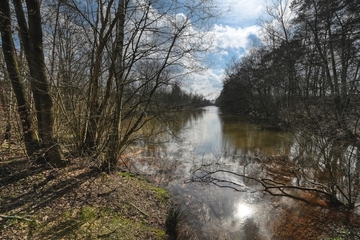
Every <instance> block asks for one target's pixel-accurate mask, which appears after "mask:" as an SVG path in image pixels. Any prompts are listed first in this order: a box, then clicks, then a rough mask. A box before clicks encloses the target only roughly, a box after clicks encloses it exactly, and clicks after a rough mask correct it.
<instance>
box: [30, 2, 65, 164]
mask: <svg viewBox="0 0 360 240" xmlns="http://www.w3.org/2000/svg"><path fill="white" fill-rule="evenodd" d="M26 6H27V10H28V21H29V23H28V25H29V31H28V34H29V46H30V52H29V57H28V60H29V62H28V65H29V68H30V75H31V90H32V93H33V97H34V102H35V109H36V115H37V119H38V131H39V136H40V138H41V140H42V141H43V147H44V148H45V149H44V150H45V152H46V158H47V160H48V161H49V163H50V164H52V165H54V166H56V167H61V166H64V164H65V161H64V159H63V156H62V153H61V149H60V146H59V145H58V143H57V142H55V141H54V139H53V125H54V120H53V114H52V98H51V96H50V93H49V92H50V89H49V82H48V79H47V75H46V67H45V58H44V52H43V40H42V36H43V34H42V24H41V15H40V3H39V1H38V0H27V1H26Z"/></svg>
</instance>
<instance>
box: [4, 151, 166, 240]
mask: <svg viewBox="0 0 360 240" xmlns="http://www.w3.org/2000/svg"><path fill="white" fill-rule="evenodd" d="M169 205H171V204H170V195H169V193H168V192H167V191H165V190H164V189H162V188H158V187H156V186H155V185H153V184H151V183H149V182H148V181H146V180H145V179H144V178H142V177H140V176H136V175H134V174H131V173H128V172H122V171H119V172H114V173H112V174H105V173H102V172H100V171H99V170H98V169H96V168H95V167H91V164H90V163H89V162H86V161H85V160H84V159H73V160H72V161H71V164H70V165H69V166H68V167H66V168H61V169H55V168H52V167H51V166H43V165H37V164H34V163H33V162H31V161H29V160H28V159H27V158H26V157H25V156H24V154H23V152H22V150H21V149H20V148H19V147H16V145H11V147H10V148H8V149H5V148H4V147H2V148H1V151H0V239H2V240H5V239H49V240H50V239H54V240H55V239H56V240H58V239H165V238H166V233H165V221H166V217H167V212H168V209H169Z"/></svg>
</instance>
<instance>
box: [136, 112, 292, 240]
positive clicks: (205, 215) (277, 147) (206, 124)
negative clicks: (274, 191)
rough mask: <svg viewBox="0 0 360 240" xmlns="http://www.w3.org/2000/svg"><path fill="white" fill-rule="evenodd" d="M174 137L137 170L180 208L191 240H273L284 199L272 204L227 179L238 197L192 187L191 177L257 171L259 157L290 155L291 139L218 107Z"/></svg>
mask: <svg viewBox="0 0 360 240" xmlns="http://www.w3.org/2000/svg"><path fill="white" fill-rule="evenodd" d="M174 132H175V133H174ZM173 133H174V134H173V135H172V136H173V137H170V138H168V140H167V141H164V142H163V143H162V144H153V145H148V146H147V151H144V152H142V156H141V158H142V161H141V163H139V164H137V166H136V167H137V170H139V171H141V172H142V173H147V174H148V175H149V176H152V177H153V179H155V181H157V182H158V183H160V184H162V185H164V186H165V187H166V188H167V189H168V190H169V191H170V192H171V194H172V195H173V197H174V199H175V200H176V201H177V202H178V203H180V204H181V205H182V207H183V209H185V212H186V215H187V222H188V225H189V229H192V230H189V231H188V235H191V238H192V239H271V233H270V232H269V231H270V229H269V228H270V227H269V226H270V225H271V223H273V220H274V219H275V218H278V217H279V214H280V212H279V211H277V207H278V206H279V204H281V201H282V200H281V199H278V200H277V201H273V200H271V202H269V196H267V195H265V194H264V193H263V192H262V191H256V190H257V189H256V187H255V186H253V184H252V183H250V182H248V181H246V180H245V179H241V178H239V177H237V178H230V177H229V176H224V178H226V179H227V180H230V181H233V182H236V183H237V184H238V185H239V186H243V188H240V189H238V190H240V191H234V190H233V189H229V188H220V187H217V186H214V185H212V184H206V183H198V182H192V181H191V178H192V173H193V171H194V170H195V169H196V168H198V167H200V166H202V165H206V164H210V163H212V164H215V165H216V164H221V165H222V166H226V167H227V169H230V170H232V171H235V172H237V171H243V170H244V167H245V166H249V165H251V166H256V158H257V156H259V155H263V154H265V155H268V156H278V155H282V154H285V155H288V154H289V153H290V151H291V146H292V145H293V143H294V140H293V137H292V136H291V135H290V134H287V133H283V132H277V131H271V130H265V129H262V128H260V127H259V126H258V125H256V124H251V123H248V122H246V121H245V120H242V119H241V118H239V117H236V116H228V115H225V114H222V113H220V112H219V110H218V108H217V107H206V108H204V109H202V110H201V111H200V112H199V113H197V114H193V115H191V116H188V117H187V118H186V119H185V120H183V122H182V124H181V126H180V127H178V128H177V129H176V131H173ZM254 168H255V167H254Z"/></svg>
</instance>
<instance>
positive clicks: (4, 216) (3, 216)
mask: <svg viewBox="0 0 360 240" xmlns="http://www.w3.org/2000/svg"><path fill="white" fill-rule="evenodd" d="M0 217H1V218H8V219H19V220H25V221H29V222H33V221H34V219H30V218H25V217H19V216H10V215H2V214H0Z"/></svg>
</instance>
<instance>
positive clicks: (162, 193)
mask: <svg viewBox="0 0 360 240" xmlns="http://www.w3.org/2000/svg"><path fill="white" fill-rule="evenodd" d="M151 190H153V191H154V192H155V194H156V197H157V198H158V199H159V200H160V201H161V202H163V203H166V202H168V201H169V200H170V194H169V192H168V191H166V190H165V189H163V188H159V187H154V186H151Z"/></svg>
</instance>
